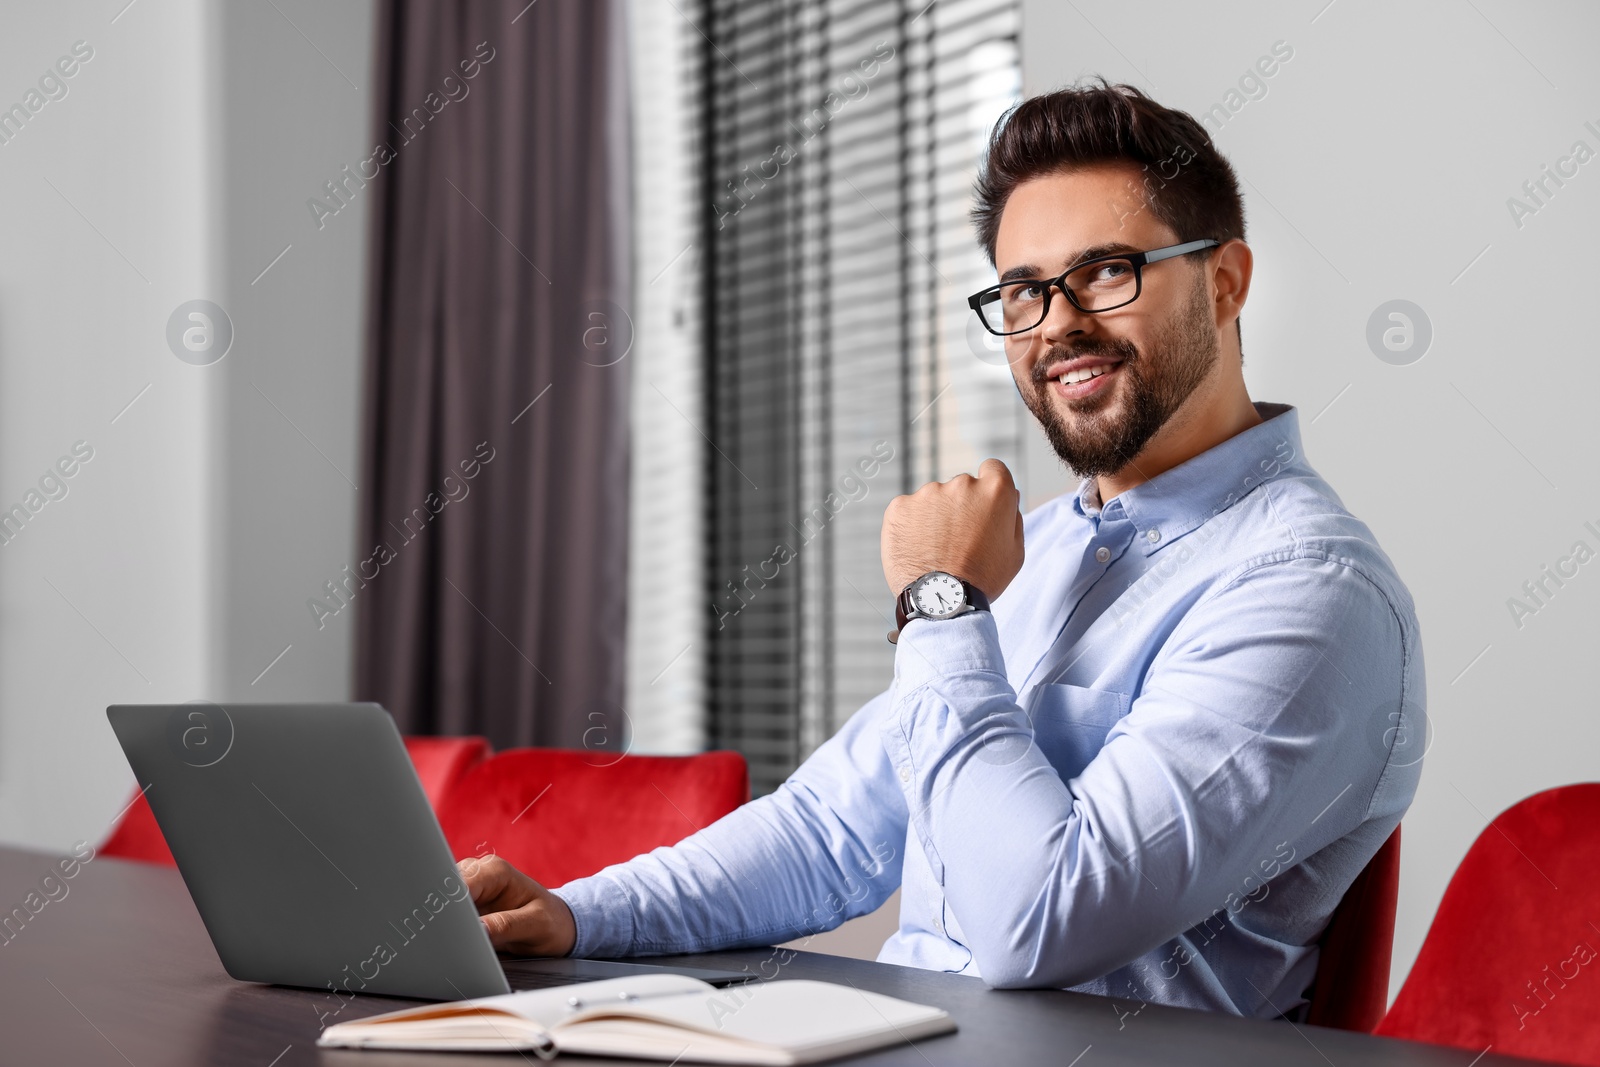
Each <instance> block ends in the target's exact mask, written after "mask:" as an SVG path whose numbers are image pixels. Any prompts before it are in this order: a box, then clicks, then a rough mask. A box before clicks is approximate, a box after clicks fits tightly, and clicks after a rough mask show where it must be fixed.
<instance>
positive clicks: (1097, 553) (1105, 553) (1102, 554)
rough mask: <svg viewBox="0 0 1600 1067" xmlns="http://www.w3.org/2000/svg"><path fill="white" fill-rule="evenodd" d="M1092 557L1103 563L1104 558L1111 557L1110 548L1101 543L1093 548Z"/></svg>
mask: <svg viewBox="0 0 1600 1067" xmlns="http://www.w3.org/2000/svg"><path fill="white" fill-rule="evenodd" d="M1094 558H1095V559H1097V560H1099V561H1100V562H1101V563H1104V562H1105V561H1106V560H1108V559H1110V558H1111V550H1110V549H1109V548H1107V547H1106V546H1105V545H1101V546H1100V547H1099V548H1097V549H1095V550H1094Z"/></svg>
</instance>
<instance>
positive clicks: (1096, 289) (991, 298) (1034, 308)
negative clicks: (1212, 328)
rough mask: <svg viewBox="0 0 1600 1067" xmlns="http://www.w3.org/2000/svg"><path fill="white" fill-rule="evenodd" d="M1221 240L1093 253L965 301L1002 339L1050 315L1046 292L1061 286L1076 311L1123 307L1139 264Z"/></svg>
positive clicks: (1135, 291) (1140, 280) (1139, 279)
mask: <svg viewBox="0 0 1600 1067" xmlns="http://www.w3.org/2000/svg"><path fill="white" fill-rule="evenodd" d="M1221 243H1222V242H1221V241H1217V240H1213V239H1211V238H1209V237H1208V238H1205V239H1204V240H1200V241H1185V242H1184V243H1183V244H1181V245H1168V246H1167V247H1166V248H1157V249H1154V250H1152V251H1149V252H1124V253H1121V254H1119V255H1114V256H1099V257H1097V258H1095V259H1091V260H1087V261H1085V262H1083V263H1079V264H1077V265H1076V266H1073V267H1069V268H1067V269H1066V270H1065V271H1063V272H1062V273H1061V274H1060V276H1058V277H1056V278H1053V279H1051V280H1050V281H1045V280H1043V279H1039V278H1028V279H1024V280H1023V281H1016V282H1001V283H1000V284H999V285H991V286H989V288H987V289H984V290H982V291H980V292H976V293H973V294H972V295H971V296H969V297H967V305H968V306H969V307H971V308H972V310H973V311H976V312H977V313H978V318H979V320H980V321H982V323H983V325H984V328H985V329H987V330H988V331H989V332H990V333H992V334H998V335H999V336H1001V337H1006V336H1009V335H1011V334H1014V333H1026V332H1027V331H1029V330H1031V329H1033V328H1034V327H1035V326H1037V325H1039V324H1040V323H1041V322H1043V321H1044V320H1045V316H1047V315H1049V314H1050V295H1051V291H1052V290H1055V289H1059V290H1061V292H1062V293H1064V294H1066V297H1067V299H1068V300H1070V301H1072V306H1073V307H1075V308H1077V309H1078V310H1079V311H1086V312H1090V313H1095V312H1100V311H1110V310H1112V309H1113V308H1119V307H1125V306H1126V305H1128V304H1131V303H1133V302H1134V301H1135V300H1137V299H1139V293H1140V291H1141V290H1142V289H1143V287H1144V277H1143V273H1142V272H1143V270H1144V268H1145V267H1147V266H1149V265H1150V264H1151V263H1159V262H1161V261H1162V260H1163V259H1171V258H1173V257H1174V256H1183V255H1188V254H1189V253H1190V252H1199V251H1201V250H1203V249H1207V248H1216V247H1217V246H1218V245H1220V244H1221Z"/></svg>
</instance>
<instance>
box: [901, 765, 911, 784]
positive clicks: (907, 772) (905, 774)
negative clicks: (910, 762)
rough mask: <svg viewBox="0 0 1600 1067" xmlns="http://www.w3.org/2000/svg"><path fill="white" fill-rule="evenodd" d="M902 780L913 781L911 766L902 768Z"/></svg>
mask: <svg viewBox="0 0 1600 1067" xmlns="http://www.w3.org/2000/svg"><path fill="white" fill-rule="evenodd" d="M900 780H901V781H902V782H909V781H911V768H910V767H901V768H900Z"/></svg>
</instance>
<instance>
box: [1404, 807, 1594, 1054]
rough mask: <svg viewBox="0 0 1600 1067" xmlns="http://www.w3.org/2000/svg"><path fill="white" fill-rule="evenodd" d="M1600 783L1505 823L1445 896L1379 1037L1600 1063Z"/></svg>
mask: <svg viewBox="0 0 1600 1067" xmlns="http://www.w3.org/2000/svg"><path fill="white" fill-rule="evenodd" d="M1597 828H1600V783H1594V782H1586V783H1583V784H1580V785H1567V786H1561V787H1560V788H1557V789H1549V790H1546V791H1544V792H1542V793H1535V794H1534V795H1533V796H1531V797H1529V798H1527V799H1526V800H1522V801H1519V802H1518V803H1516V804H1514V805H1512V806H1511V807H1510V808H1508V809H1506V810H1505V811H1503V812H1501V813H1500V814H1499V815H1498V816H1496V817H1495V819H1494V821H1493V822H1491V823H1490V824H1489V826H1488V828H1487V829H1485V830H1484V831H1483V832H1482V833H1481V834H1479V835H1478V839H1477V841H1475V842H1473V845H1472V848H1470V849H1468V850H1467V855H1466V857H1465V858H1464V859H1463V860H1462V861H1461V865H1460V866H1459V867H1457V868H1456V873H1455V875H1454V876H1453V877H1452V878H1451V879H1450V884H1449V885H1448V886H1447V887H1446V888H1445V891H1444V898H1443V899H1442V900H1441V901H1440V902H1439V911H1438V913H1437V914H1436V915H1435V916H1434V917H1433V925H1432V926H1430V927H1429V928H1428V936H1427V937H1426V938H1425V939H1424V940H1423V943H1422V951H1421V952H1420V953H1418V955H1417V961H1416V963H1414V964H1413V965H1412V967H1411V973H1410V974H1408V975H1407V976H1406V981H1405V984H1404V985H1403V986H1401V987H1400V993H1399V995H1398V996H1397V997H1395V1001H1394V1006H1393V1007H1391V1008H1390V1009H1389V1013H1388V1014H1387V1015H1385V1016H1384V1018H1383V1022H1382V1023H1381V1024H1379V1026H1378V1029H1377V1032H1378V1033H1380V1034H1386V1035H1388V1036H1390V1037H1403V1038H1409V1039H1411V1040H1413V1041H1427V1042H1429V1043H1431V1044H1435V1045H1452V1046H1454V1047H1456V1048H1461V1049H1466V1050H1469V1051H1470V1052H1472V1053H1480V1052H1483V1051H1484V1050H1485V1049H1487V1048H1488V1047H1490V1046H1491V1045H1492V1046H1493V1048H1494V1051H1495V1052H1496V1053H1497V1054H1501V1053H1503V1054H1505V1055H1509V1056H1525V1057H1528V1058H1530V1059H1540V1060H1553V1061H1556V1062H1558V1063H1573V1064H1589V1065H1600V955H1597V951H1596V950H1597V949H1600V926H1597V925H1596V923H1600V829H1597Z"/></svg>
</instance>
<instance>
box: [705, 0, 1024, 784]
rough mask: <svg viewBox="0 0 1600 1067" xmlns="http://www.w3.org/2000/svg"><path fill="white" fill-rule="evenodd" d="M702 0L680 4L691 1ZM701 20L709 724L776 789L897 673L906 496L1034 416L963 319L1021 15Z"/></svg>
mask: <svg viewBox="0 0 1600 1067" xmlns="http://www.w3.org/2000/svg"><path fill="white" fill-rule="evenodd" d="M687 10H688V9H687V8H686V11H687ZM689 14H690V18H692V19H693V20H694V22H695V23H696V26H697V28H698V30H699V31H700V32H701V33H702V34H703V38H702V40H701V57H700V61H699V62H700V74H701V79H702V88H701V92H702V97H703V98H702V101H701V111H702V116H703V118H702V131H703V134H704V136H703V141H702V144H703V151H702V167H703V181H704V185H705V190H706V193H705V200H707V201H709V204H710V210H709V212H708V213H707V216H706V218H705V221H704V223H703V232H704V239H703V244H704V248H705V250H706V255H705V257H704V259H703V262H702V269H703V276H702V284H703V287H704V304H703V307H704V313H705V323H706V329H705V336H704V338H703V345H704V351H705V363H704V385H705V391H704V404H705V407H704V411H705V415H706V431H707V436H708V437H709V439H710V444H711V445H712V446H713V447H711V448H710V449H708V450H707V451H706V454H705V462H706V472H707V473H706V484H707V489H708V494H707V504H706V520H705V521H706V531H707V534H708V543H707V551H706V557H705V568H706V582H707V584H708V585H709V586H710V590H711V599H712V601H713V604H714V605H715V606H714V608H713V609H712V618H711V620H710V636H709V641H708V650H707V652H708V654H707V662H706V680H707V700H708V712H709V714H708V719H707V727H708V734H709V740H710V742H711V743H712V744H713V745H716V746H719V747H730V748H735V749H738V750H740V751H742V752H743V753H744V754H745V756H746V757H747V759H748V760H749V762H750V768H751V777H752V782H753V785H754V788H755V791H756V792H757V793H758V794H759V793H764V792H768V791H770V790H771V789H773V788H775V787H776V786H777V785H778V784H780V783H781V782H782V781H783V779H784V778H785V777H787V775H788V774H789V773H790V772H791V771H792V770H793V769H794V767H795V766H796V765H797V764H798V763H799V762H800V761H801V760H802V759H804V758H805V756H807V755H808V754H809V753H810V752H811V751H812V750H813V749H814V748H816V746H817V745H819V744H821V743H822V742H823V741H824V740H826V739H827V738H828V737H829V736H831V735H832V733H833V732H834V731H835V730H836V729H837V728H838V727H839V726H840V724H842V723H843V721H844V720H845V719H846V718H847V717H848V716H849V715H850V714H851V713H853V712H854V711H855V710H856V709H857V708H858V707H860V706H861V705H862V704H863V703H864V702H866V701H867V700H868V699H870V698H871V697H872V696H874V695H875V694H876V693H878V692H880V691H881V690H882V689H884V688H885V687H886V686H887V685H888V683H889V681H890V678H891V677H892V665H893V652H894V648H893V646H892V645H890V644H889V643H888V642H887V641H886V640H885V635H886V634H887V632H888V631H889V630H890V629H892V628H893V626H894V617H893V602H892V599H891V595H890V593H889V590H888V589H887V588H886V587H885V585H884V581H883V569H882V565H881V562H880V558H879V550H878V544H879V542H878V535H879V529H880V525H881V521H882V516H883V509H884V507H885V505H886V504H887V503H888V501H889V500H890V499H891V498H892V497H893V496H895V495H897V494H899V493H902V492H908V491H910V490H911V489H913V488H915V487H916V486H917V485H920V484H921V483H923V482H925V481H928V480H930V479H934V478H947V477H950V476H951V475H952V474H954V473H956V472H958V471H961V470H975V469H976V467H977V464H978V463H979V462H980V461H981V460H982V459H983V458H984V457H986V456H990V455H993V456H998V457H1000V458H1001V459H1003V460H1005V461H1006V462H1007V463H1008V464H1010V465H1011V466H1012V468H1013V470H1017V469H1018V468H1019V466H1020V460H1021V458H1022V457H1021V455H1020V453H1021V451H1022V448H1023V435H1024V434H1027V433H1032V432H1035V431H1034V430H1033V427H1032V423H1031V420H1030V419H1029V416H1028V415H1027V413H1026V410H1025V409H1024V408H1023V407H1022V405H1021V402H1020V401H1019V400H1018V398H1017V396H1016V390H1015V387H1014V386H1013V384H1012V382H1011V377H1010V373H1009V371H1008V369H1007V368H1006V367H1005V365H1004V360H1003V358H1001V357H998V356H996V355H994V354H993V346H991V345H989V344H988V343H987V342H986V341H983V340H981V339H976V338H973V337H972V336H971V334H970V333H969V328H970V325H971V324H969V322H968V320H969V319H970V318H971V312H970V311H969V310H968V309H967V307H966V303H965V298H966V295H967V294H968V293H971V292H973V291H975V290H977V289H979V288H981V287H982V286H984V285H986V284H989V283H990V282H991V281H992V280H993V270H992V268H991V267H990V266H989V264H988V262H987V261H986V260H985V258H984V257H983V255H982V253H981V252H980V251H979V250H978V248H977V246H976V244H975V242H974V240H973V236H972V229H971V227H970V224H969V222H968V218H967V211H968V208H969V206H970V195H971V186H972V181H973V177H974V176H975V173H976V169H977V164H978V161H979V159H980V157H981V154H982V150H983V146H984V144H985V142H986V139H987V136H988V132H989V129H990V128H991V126H992V125H993V123H994V121H995V119H997V118H998V117H999V116H1000V114H1001V113H1002V112H1003V111H1004V110H1005V109H1006V108H1007V107H1009V106H1010V105H1011V104H1013V103H1014V102H1015V101H1016V99H1017V94H1018V91H1019V87H1020V72H1019V60H1018V48H1017V29H1018V11H1017V8H1016V6H1015V4H1013V3H1010V2H1002V0H938V2H936V3H932V4H928V3H926V0H917V2H916V3H901V4H893V3H883V2H881V0H880V2H875V3H862V2H828V0H810V2H807V0H784V2H768V3H761V2H757V3H751V2H749V0H739V2H733V0H706V2H704V3H702V4H701V5H699V6H698V7H697V8H696V9H694V10H693V11H692V12H690V13H689Z"/></svg>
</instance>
